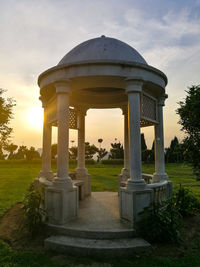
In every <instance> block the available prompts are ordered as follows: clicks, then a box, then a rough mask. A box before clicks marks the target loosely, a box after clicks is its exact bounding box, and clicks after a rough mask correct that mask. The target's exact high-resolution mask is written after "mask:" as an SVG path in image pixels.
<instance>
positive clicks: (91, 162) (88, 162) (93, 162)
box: [85, 159, 96, 165]
mask: <svg viewBox="0 0 200 267" xmlns="http://www.w3.org/2000/svg"><path fill="white" fill-rule="evenodd" d="M85 164H86V165H94V164H96V161H95V160H94V159H86V160H85Z"/></svg>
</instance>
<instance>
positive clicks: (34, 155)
mask: <svg viewBox="0 0 200 267" xmlns="http://www.w3.org/2000/svg"><path fill="white" fill-rule="evenodd" d="M38 158H40V153H39V152H38V151H36V149H35V148H34V147H33V146H31V147H30V148H29V149H27V151H26V159H27V160H28V161H31V160H32V159H38Z"/></svg>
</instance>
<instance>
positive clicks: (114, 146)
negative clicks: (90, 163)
mask: <svg viewBox="0 0 200 267" xmlns="http://www.w3.org/2000/svg"><path fill="white" fill-rule="evenodd" d="M109 158H110V159H123V158H124V148H123V145H122V144H121V143H120V142H118V143H117V140H116V139H115V143H111V149H110V155H109Z"/></svg>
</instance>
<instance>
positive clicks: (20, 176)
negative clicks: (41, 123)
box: [0, 161, 200, 216]
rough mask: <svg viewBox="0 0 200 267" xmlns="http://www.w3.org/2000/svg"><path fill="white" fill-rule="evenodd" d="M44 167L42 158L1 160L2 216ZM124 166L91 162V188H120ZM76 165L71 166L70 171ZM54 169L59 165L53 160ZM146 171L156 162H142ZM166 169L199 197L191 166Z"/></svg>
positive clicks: (174, 166) (172, 177) (104, 189)
mask: <svg viewBox="0 0 200 267" xmlns="http://www.w3.org/2000/svg"><path fill="white" fill-rule="evenodd" d="M40 169H41V163H40V162H34V163H24V162H12V161H11V162H0V216H2V215H3V213H4V212H5V211H6V210H8V209H9V208H10V207H11V206H12V205H14V204H15V203H17V202H20V201H22V198H23V195H24V193H25V192H26V189H27V188H28V186H29V184H30V183H31V182H32V181H33V180H34V178H35V177H37V176H38V173H39V171H40ZM121 169H122V166H117V165H115V166H111V165H102V164H95V165H90V166H88V172H89V173H90V174H91V175H92V191H117V190H118V174H119V173H120V172H121ZM73 170H75V166H70V171H73ZM53 171H56V166H55V164H53ZM143 172H144V173H149V174H152V173H153V172H154V166H153V164H145V165H143ZM166 172H167V173H168V175H169V177H170V179H171V180H172V182H173V184H174V187H177V186H178V185H179V184H180V183H181V184H182V185H183V186H184V187H187V188H189V189H191V191H193V192H194V194H195V195H197V196H198V197H200V182H199V181H196V180H195V178H194V176H193V174H192V169H191V168H190V167H188V166H186V165H183V164H167V165H166Z"/></svg>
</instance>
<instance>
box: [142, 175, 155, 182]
mask: <svg viewBox="0 0 200 267" xmlns="http://www.w3.org/2000/svg"><path fill="white" fill-rule="evenodd" d="M142 179H144V180H145V182H146V184H151V183H152V179H153V175H151V174H147V173H142Z"/></svg>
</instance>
